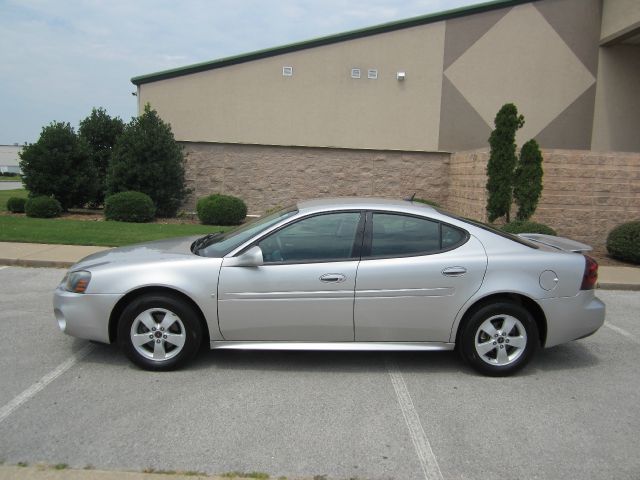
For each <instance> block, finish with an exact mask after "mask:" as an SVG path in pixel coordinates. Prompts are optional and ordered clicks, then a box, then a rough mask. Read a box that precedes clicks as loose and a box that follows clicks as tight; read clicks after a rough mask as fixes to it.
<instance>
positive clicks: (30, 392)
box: [0, 344, 93, 423]
mask: <svg viewBox="0 0 640 480" xmlns="http://www.w3.org/2000/svg"><path fill="white" fill-rule="evenodd" d="M91 350H93V345H92V344H89V345H87V346H85V347H83V348H81V349H80V350H78V351H77V352H76V353H75V354H73V355H72V356H71V357H69V358H68V359H66V360H65V361H64V362H62V363H61V364H60V365H58V366H57V367H56V368H54V369H53V370H51V371H50V372H49V373H47V374H46V375H45V376H44V377H42V378H41V379H40V380H38V381H37V382H36V383H34V384H33V385H31V386H30V387H29V388H27V389H26V390H25V391H23V392H22V393H20V394H19V395H18V396H16V397H14V398H13V400H11V401H10V402H9V403H7V404H6V405H4V406H3V407H2V408H0V423H2V422H3V421H4V420H5V419H6V418H7V417H8V416H9V415H11V414H12V413H13V412H14V411H15V410H16V409H17V408H19V407H20V406H21V405H22V404H23V403H25V402H27V401H28V400H29V399H30V398H31V397H33V396H34V395H36V394H37V393H38V392H40V391H41V390H42V389H43V388H45V387H46V386H47V385H49V384H50V383H51V382H53V381H54V380H55V379H56V378H58V377H59V376H60V375H62V374H63V373H64V372H66V371H67V370H69V369H70V368H71V367H73V366H74V365H75V364H76V363H77V362H78V361H79V360H81V359H82V358H84V357H86V356H87V355H88V354H89V353H90V352H91Z"/></svg>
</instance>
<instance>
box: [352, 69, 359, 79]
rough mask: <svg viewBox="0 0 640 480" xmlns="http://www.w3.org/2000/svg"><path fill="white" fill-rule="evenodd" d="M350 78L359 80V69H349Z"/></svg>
mask: <svg viewBox="0 0 640 480" xmlns="http://www.w3.org/2000/svg"><path fill="white" fill-rule="evenodd" d="M351 78H360V69H359V68H352V69H351Z"/></svg>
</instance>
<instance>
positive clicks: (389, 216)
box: [354, 212, 487, 342]
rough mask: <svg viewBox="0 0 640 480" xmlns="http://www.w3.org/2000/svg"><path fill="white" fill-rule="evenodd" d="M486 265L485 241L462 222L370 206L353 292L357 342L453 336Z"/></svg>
mask: <svg viewBox="0 0 640 480" xmlns="http://www.w3.org/2000/svg"><path fill="white" fill-rule="evenodd" d="M486 268H487V256H486V254H485V251H484V248H483V247H482V245H481V243H480V242H479V241H478V240H477V239H476V238H475V237H472V236H470V235H469V234H468V233H467V232H466V231H464V230H462V229H460V228H457V227H454V226H452V225H448V224H444V223H441V222H439V221H436V220H431V219H427V218H424V217H417V216H410V215H404V214H398V213H391V212H373V213H369V214H368V217H367V228H366V231H365V246H364V247H363V256H362V260H361V262H360V265H359V267H358V278H357V284H356V293H355V305H354V323H355V338H356V341H378V342H384V341H396V342H410V341H422V342H448V341H449V337H450V333H451V326H452V325H453V322H454V319H455V316H456V314H457V313H458V311H459V310H460V308H461V307H462V305H463V304H464V303H465V302H466V301H467V300H468V299H469V298H470V297H471V296H472V295H473V294H474V293H475V292H476V291H477V290H478V289H479V288H480V285H481V283H482V279H483V278H484V274H485V271H486Z"/></svg>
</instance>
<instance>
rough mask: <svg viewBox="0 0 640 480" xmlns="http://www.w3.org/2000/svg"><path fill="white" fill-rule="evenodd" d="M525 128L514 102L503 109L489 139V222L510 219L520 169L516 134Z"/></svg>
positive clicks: (499, 112) (522, 118)
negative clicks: (516, 178)
mask: <svg viewBox="0 0 640 480" xmlns="http://www.w3.org/2000/svg"><path fill="white" fill-rule="evenodd" d="M523 125H524V117H523V116H522V115H518V109H517V108H516V106H515V105H514V104H513V103H506V104H504V105H503V106H502V108H500V110H499V111H498V113H497V115H496V118H495V126H496V128H495V130H493V131H492V132H491V136H490V137H489V145H490V146H491V153H490V155H489V162H488V163H487V193H488V196H487V213H488V214H489V215H488V216H489V221H490V222H493V221H494V220H496V219H497V218H500V217H506V219H507V223H508V222H509V220H510V219H509V212H510V210H511V202H512V199H513V172H514V169H515V168H516V162H517V157H516V143H515V141H516V131H517V130H518V129H519V128H521V127H522V126H523Z"/></svg>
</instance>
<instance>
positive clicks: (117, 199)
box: [104, 192, 156, 223]
mask: <svg viewBox="0 0 640 480" xmlns="http://www.w3.org/2000/svg"><path fill="white" fill-rule="evenodd" d="M155 214H156V207H155V205H154V204H153V200H151V197H149V195H146V194H144V193H141V192H120V193H115V194H113V195H111V196H109V197H107V198H106V199H105V201H104V217H105V218H106V219H107V220H116V221H118V222H135V223H144V222H150V221H151V220H153V217H154V216H155Z"/></svg>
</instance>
